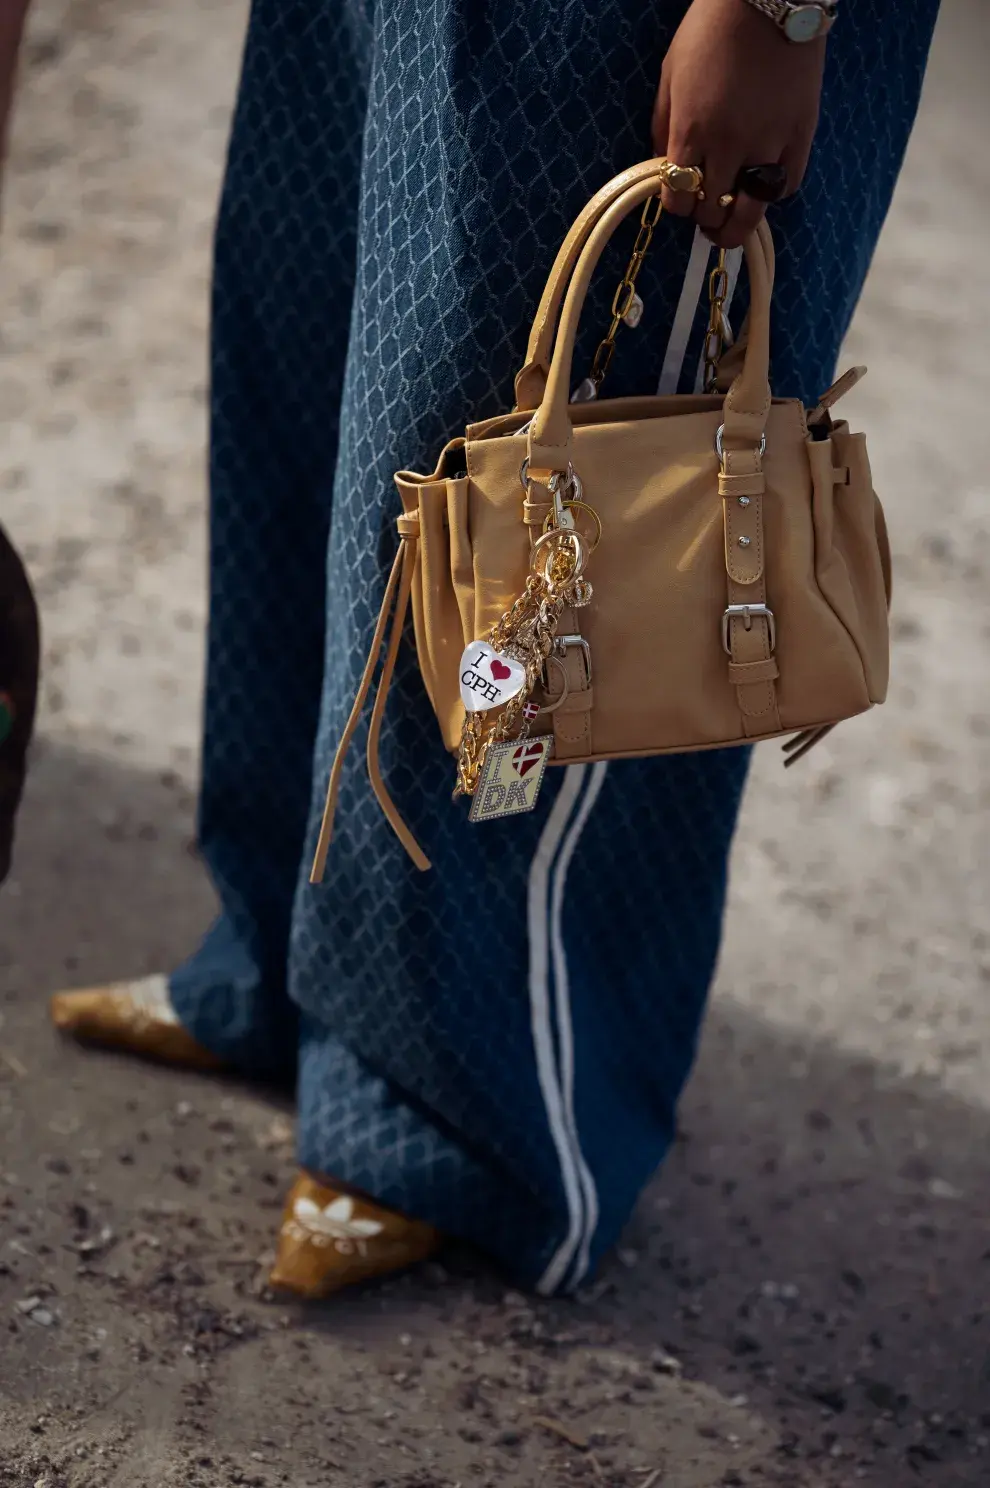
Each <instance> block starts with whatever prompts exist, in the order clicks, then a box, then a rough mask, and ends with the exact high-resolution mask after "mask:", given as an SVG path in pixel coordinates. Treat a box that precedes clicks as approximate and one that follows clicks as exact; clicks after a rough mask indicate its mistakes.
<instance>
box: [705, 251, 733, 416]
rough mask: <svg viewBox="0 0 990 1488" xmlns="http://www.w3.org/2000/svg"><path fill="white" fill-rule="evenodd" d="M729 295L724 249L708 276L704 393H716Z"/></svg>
mask: <svg viewBox="0 0 990 1488" xmlns="http://www.w3.org/2000/svg"><path fill="white" fill-rule="evenodd" d="M728 293H729V274H728V270H727V269H726V267H725V249H724V248H723V249H722V250H721V252H720V253H719V255H718V263H717V264H716V265H715V267H714V269H712V271H711V273H710V274H709V276H708V302H709V306H710V311H709V316H708V331H707V333H706V335H705V350H704V357H705V392H706V393H715V392H717V391H718V364H719V362H720V360H721V358H722V353H723V351H724V350H725V343H726V341H727V340H728V334H729V327H728V324H727V322H726V319H725V301H726V298H727V296H728Z"/></svg>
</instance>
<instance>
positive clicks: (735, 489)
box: [719, 445, 780, 737]
mask: <svg viewBox="0 0 990 1488" xmlns="http://www.w3.org/2000/svg"><path fill="white" fill-rule="evenodd" d="M762 452H763V451H762V445H761V448H760V449H758V450H757V449H743V450H733V449H724V448H723V449H722V450H721V451H720V453H721V472H720V479H719V490H720V492H721V494H722V497H723V502H722V511H723V516H724V520H725V573H726V590H727V594H728V604H727V606H726V609H725V613H724V614H723V616H722V645H723V647H724V649H725V651H726V652H727V653H728V656H729V669H728V670H729V681H730V683H731V684H732V686H733V687H734V688H735V690H736V701H737V702H738V705H739V711H740V713H741V714H742V723H743V732H744V734H746V736H747V737H750V736H753V735H757V734H771V733H779V732H780V714H779V712H778V710H777V688H776V679H777V676H778V671H777V663H776V661H775V660H774V651H775V649H776V644H777V636H776V623H775V620H774V615H773V611H772V610H771V609H770V607H769V606H768V604H767V589H766V572H765V567H764V552H763V502H764V500H765V491H764V480H763V469H762V464H761V455H762Z"/></svg>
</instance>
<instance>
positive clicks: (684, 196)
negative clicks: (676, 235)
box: [660, 125, 708, 217]
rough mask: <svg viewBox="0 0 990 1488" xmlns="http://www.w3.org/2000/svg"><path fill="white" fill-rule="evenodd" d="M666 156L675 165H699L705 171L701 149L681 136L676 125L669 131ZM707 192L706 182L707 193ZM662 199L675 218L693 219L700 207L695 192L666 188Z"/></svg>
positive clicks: (662, 193) (666, 208) (664, 206)
mask: <svg viewBox="0 0 990 1488" xmlns="http://www.w3.org/2000/svg"><path fill="white" fill-rule="evenodd" d="M664 154H665V155H666V156H667V159H668V160H670V161H672V162H673V163H674V165H697V166H700V167H701V168H702V169H704V161H703V160H702V153H701V150H700V148H699V147H698V146H697V145H696V144H694V143H693V142H692V140H691V139H690V138H688V137H687V136H686V135H683V134H680V133H679V132H678V130H677V127H676V125H675V126H674V128H673V129H672V130H670V131H669V135H668V139H667V147H666V150H665V151H664ZM707 190H708V182H707V181H706V182H705V191H706V192H707ZM660 197H661V200H662V202H663V209H664V211H665V212H672V213H673V214H674V216H675V217H691V216H693V215H694V211H695V208H696V207H697V206H698V198H697V196H696V195H695V194H694V192H693V191H671V189H670V187H669V186H664V187H663V189H662V191H661V193H660Z"/></svg>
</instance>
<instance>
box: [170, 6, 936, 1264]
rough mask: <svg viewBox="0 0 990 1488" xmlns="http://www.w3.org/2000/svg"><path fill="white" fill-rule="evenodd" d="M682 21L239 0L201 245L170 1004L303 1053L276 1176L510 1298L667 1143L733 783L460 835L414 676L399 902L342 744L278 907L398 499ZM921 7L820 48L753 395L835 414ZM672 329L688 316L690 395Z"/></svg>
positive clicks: (391, 748)
mask: <svg viewBox="0 0 990 1488" xmlns="http://www.w3.org/2000/svg"><path fill="white" fill-rule="evenodd" d="M685 9H686V3H685V0H657V3H656V4H653V5H648V6H644V5H643V4H642V0H605V3H601V0H556V3H551V0H527V3H525V4H524V3H522V0H505V3H504V4H500V5H499V6H497V7H496V6H490V5H484V4H482V3H481V0H419V3H417V4H413V3H412V0H389V3H387V4H386V3H384V0H382V3H376V0H255V5H254V9H253V13H252V18H251V25H250V29H249V35H248V40H247V47H246V52H245V60H244V72H243V78H242V83H241V91H240V97H239V103H238V108H237V112H236V117H235V123H234V129H233V136H232V141H231V150H230V158H229V164H228V172H227V178H226V185H225V189H224V195H223V201H222V206H221V213H220V221H219V226H218V232H217V245H216V277H215V298H214V323H213V424H212V456H211V478H212V516H211V522H212V557H211V613H210V635H209V660H208V676H207V690H206V720H205V731H206V732H205V750H204V765H203V793H202V807H201V830H200V837H201V843H202V847H203V852H204V854H205V857H206V860H207V863H208V865H209V867H210V871H211V873H212V875H213V877H214V880H215V882H216V884H217V887H218V890H219V892H220V895H221V899H222V903H223V914H222V917H221V919H220V921H219V922H218V925H217V926H216V927H215V928H214V931H213V932H211V935H210V937H208V939H207V942H206V944H205V945H204V947H203V949H202V950H201V951H200V952H199V953H198V954H197V955H196V956H194V957H193V958H192V960H191V961H190V962H188V963H187V964H186V965H185V966H184V967H182V968H180V969H179V971H177V972H176V973H175V975H174V977H173V980H172V994H173V999H174V1001H175V1004H176V1007H177V1010H178V1012H179V1015H180V1017H181V1018H182V1020H183V1022H184V1023H185V1024H186V1025H187V1026H188V1027H189V1028H190V1029H191V1030H192V1031H193V1032H194V1033H195V1034H196V1036H197V1037H199V1038H200V1039H201V1040H202V1042H204V1043H205V1044H207V1045H209V1046H210V1047H211V1048H213V1049H215V1050H217V1051H218V1052H220V1053H222V1054H225V1055H226V1056H227V1057H228V1058H232V1059H234V1060H236V1061H237V1062H238V1063H239V1064H240V1065H241V1066H242V1067H243V1068H244V1069H246V1070H248V1071H250V1072H254V1073H258V1074H266V1075H272V1074H275V1075H279V1076H282V1077H284V1078H291V1076H292V1074H293V1071H294V1069H295V1067H296V1056H297V1048H298V1094H299V1110H300V1138H299V1150H300V1158H301V1160H302V1161H303V1162H304V1163H305V1164H306V1165H308V1166H310V1167H311V1168H313V1169H314V1170H317V1171H321V1172H324V1173H327V1174H331V1175H334V1176H336V1177H338V1178H340V1179H342V1180H345V1181H348V1182H350V1183H352V1184H354V1185H356V1186H357V1187H359V1188H362V1189H364V1190H366V1191H367V1192H369V1193H370V1194H372V1195H374V1196H375V1197H377V1198H378V1199H379V1200H380V1201H382V1202H383V1203H386V1204H388V1205H391V1206H393V1207H395V1208H397V1209H401V1210H405V1211H406V1212H408V1213H410V1214H414V1215H417V1216H419V1217H422V1218H424V1219H428V1220H431V1221H432V1222H434V1223H436V1224H438V1225H439V1226H440V1227H441V1228H443V1229H445V1230H447V1231H449V1232H451V1233H454V1234H458V1235H461V1236H464V1237H466V1238H468V1239H470V1240H473V1241H475V1242H476V1243H478V1244H479V1245H481V1246H483V1247H484V1248H485V1249H486V1250H487V1251H488V1252H489V1253H490V1254H492V1255H493V1256H494V1257H496V1258H497V1259H498V1260H499V1261H500V1262H501V1263H502V1264H503V1265H504V1266H505V1267H506V1268H507V1269H508V1270H509V1271H510V1272H511V1273H512V1274H513V1275H514V1277H515V1278H516V1279H517V1280H518V1281H519V1282H521V1283H523V1284H538V1283H541V1284H542V1285H543V1287H544V1289H545V1290H553V1289H555V1288H556V1287H558V1286H566V1285H569V1284H574V1283H575V1282H577V1281H579V1280H580V1279H581V1277H582V1276H583V1275H584V1274H586V1273H587V1271H588V1270H589V1268H590V1267H592V1266H593V1265H594V1262H595V1261H596V1259H597V1258H598V1256H599V1255H600V1254H601V1252H602V1250H603V1249H604V1248H605V1247H606V1246H607V1245H609V1244H610V1243H612V1241H613V1240H614V1239H615V1237H616V1235H617V1233H618V1231H619V1229H620V1227H621V1225H622V1224H623V1223H624V1221H625V1219H626V1217H627V1216H628V1213H629V1211H630V1209H631V1207H632V1205H633V1203H634V1202H635V1198H636V1194H637V1193H638V1191H639V1189H640V1188H641V1186H642V1184H643V1183H644V1182H645V1181H646V1179H647V1178H648V1177H649V1175H650V1174H651V1172H652V1171H653V1170H654V1169H655V1167H656V1165H657V1164H658V1163H659V1161H660V1160H661V1158H662V1156H663V1154H664V1151H665V1150H666V1147H667V1145H668V1144H669V1141H670V1137H671V1132H672V1127H673V1119H674V1107H675V1103H676V1100H677V1097H678V1094H679V1092H680V1089H681V1087H682V1085H683V1082H684V1080H685V1078H686V1076H687V1074H688V1071H689V1069H690V1066H691V1061H692V1058H693V1054H694V1049H695V1043H696V1038H697V1032H698V1027H699V1024H700V1020H701V1016H702V1013H703V1007H704V1000H705V995H706V990H707V986H708V982H709V979H710V976H711V972H712V967H713V964H714V959H715V955H716V951H717V945H718V936H719V927H720V921H721V914H722V907H723V899H724V891H725V865H726V857H727V853H728V848H729V844H730V840H731V834H732V830H733V826H734V822H735V816H736V810H737V807H738V802H739V798H740V795H741V791H742V786H743V781H744V776H745V770H746V764H747V754H746V751H743V750H739V751H722V752H716V753H712V754H704V755H698V756H693V757H681V758H672V759H664V760H654V761H644V762H640V763H627V764H622V765H612V766H609V767H607V768H605V767H598V766H596V767H592V768H589V767H583V766H579V767H572V768H571V769H569V770H568V771H566V772H565V771H560V770H553V771H551V772H550V776H549V778H548V784H547V787H546V788H545V791H544V799H543V800H542V801H541V805H540V807H539V809H538V810H537V812H536V813H534V814H533V816H531V817H524V818H518V819H516V820H509V821H504V822H499V823H493V824H490V825H487V826H484V827H478V828H471V827H469V826H468V825H467V822H466V817H465V813H464V812H463V811H462V810H461V809H460V808H459V807H458V806H454V805H452V804H451V803H450V801H449V793H450V787H451V775H452V768H451V762H450V760H449V759H448V758H447V757H446V755H445V754H444V752H443V749H442V746H441V743H440V739H439V734H438V731H437V727H436V723H435V720H434V719H433V716H432V713H431V711H430V709H429V705H428V703H427V701H426V698H425V696H424V693H423V689H422V686H421V684H420V682H419V678H418V674H417V671H416V667H415V658H414V655H413V651H412V647H411V646H410V645H408V644H407V645H406V646H405V647H404V648H403V654H402V657H401V662H400V666H399V669H398V674H397V679H396V683H395V685H394V687H393V691H392V696H391V699H390V703H389V709H388V715H387V719H386V727H385V730H384V736H383V740H382V766H383V769H384V772H385V776H386V779H387V780H388V782H389V786H390V789H391V790H392V791H393V793H394V795H395V798H396V800H397V802H398V804H399V806H400V809H401V810H402V811H403V813H404V815H405V816H406V817H407V819H408V820H409V822H410V824H411V825H412V827H413V828H414V830H415V831H416V832H417V834H418V835H419V836H420V838H421V840H422V841H423V843H424V846H425V847H426V849H427V851H428V853H429V854H430V856H431V857H432V858H433V861H434V864H435V867H434V871H433V873H432V874H430V875H426V876H422V875H420V874H418V873H417V872H416V870H415V869H414V868H413V867H412V865H411V864H410V863H409V862H408V860H407V859H406V857H405V855H404V853H403V852H402V849H401V848H400V846H399V844H398V843H397V841H396V840H395V838H394V836H393V835H392V833H391V831H390V829H389V828H388V826H387V824H386V823H385V821H384V819H383V818H382V817H381V814H380V812H379V810H378V807H377V805H376V803H375V801H374V799H373V797H372V795H371V792H370V790H369V788H368V785H367V781H366V776H365V772H364V766H363V760H362V758H361V755H362V750H361V747H360V746H361V744H362V742H363V740H362V738H359V740H358V743H357V746H356V747H355V749H354V751H353V754H352V756H351V760H350V762H349V765H348V768H347V770H346V771H345V775H344V780H343V784H342V790H341V798H340V808H339V812H338V827H337V832H336V838H335V842H334V845H333V848H332V850H331V855H330V863H329V869H328V874H327V878H326V882H325V883H324V884H323V885H322V886H320V887H315V888H314V887H310V886H309V884H308V883H307V882H306V876H307V871H308V863H309V858H310V853H311V850H312V846H313V843H314V840H315V833H316V827H317V823H318V818H319V813H320V811H321V809H322V798H323V792H324V789H325V783H326V778H327V773H328V771H329V765H330V759H331V757H332V753H333V749H334V746H335V743H336V740H337V738H338V737H339V734H340V731H341V728H342V726H343V722H344V719H345V717H346V715H347V712H348V710H349V707H350V702H351V699H352V697H353V694H354V691H355V689H356V685H357V681H358V677H359V675H360V672H361V668H362V665H363V662H364V658H365V656H366V654H367V649H368V643H369V640H370V636H371V632H372V629H373V625H374V618H375V614H376V612H377V608H378V604H379V602H380V598H381V593H382V587H383V583H384V576H385V572H386V569H387V565H388V563H389V562H390V559H391V556H392V554H393V553H394V546H395V537H394V527H393V522H394V516H395V514H396V510H397V499H396V496H395V492H394V487H393V484H392V475H393V472H394V471H395V470H397V469H399V468H403V467H407V468H408V467H412V468H419V469H428V468H431V467H432V465H433V462H434V461H435V458H436V455H437V453H438V451H439V449H440V447H441V446H442V444H443V443H444V442H445V440H447V439H448V438H449V437H450V436H451V435H453V434H456V433H459V432H461V431H462V429H463V426H464V424H465V422H467V420H468V419H469V418H470V419H475V418H481V417H484V416H486V415H488V414H491V413H495V412H498V411H501V410H504V409H505V408H507V407H509V406H510V405H511V400H512V377H513V374H514V372H515V371H516V370H517V368H518V366H519V364H520V363H521V361H522V358H523V354H524V349H525V342H526V335H527V331H528V325H529V320H530V318H531V316H532V313H533V311H534V309H535V306H536V303H537V300H538V297H539V294H540V291H541V290H542V287H543V283H544V280H545V277H546V273H547V270H548V268H549V265H550V263H551V261H552V258H553V255H554V253H555V252H556V249H557V247H558V245H559V242H560V240H561V238H562V236H563V234H564V232H565V231H566V229H567V227H568V226H569V225H570V223H571V221H572V220H573V218H574V217H575V216H576V214H577V212H578V211H579V209H580V208H581V207H582V206H583V204H584V202H585V201H586V200H587V198H588V197H589V196H590V195H591V194H592V192H593V191H594V190H595V189H597V187H598V186H599V185H600V184H602V182H604V181H605V180H607V179H608V177H609V176H611V175H612V174H614V173H615V172H616V171H618V170H620V169H621V168H623V167H624V166H626V165H628V164H631V163H632V162H634V161H636V160H637V159H640V158H642V157H643V156H644V154H647V153H648V152H649V118H650V112H651V108H652V101H653V95H654V92H655V88H656V82H657V78H658V75H659V70H660V63H661V60H662V57H663V53H664V51H665V48H666V46H667V44H668V42H669V40H670V37H671V36H672V34H673V31H674V29H675V28H676V25H677V24H678V22H679V20H680V19H681V17H682V15H683V13H684V11H685ZM936 10H937V3H936V0H902V3H901V4H900V5H898V6H897V7H895V8H893V9H891V7H890V6H889V5H887V3H886V0H857V3H856V5H850V6H848V7H847V9H846V10H844V11H843V13H842V16H841V18H840V22H839V24H838V26H837V27H836V30H835V32H834V33H833V38H834V39H833V41H832V42H831V43H830V57H829V68H828V77H827V83H826V93H825V102H824V113H823V122H822V127H821V131H820V134H819V139H818V142H817V145H816V151H815V155H814V158H813V161H812V165H811V168H810V171H809V175H808V179H807V183H806V185H805V188H804V189H803V191H802V193H801V194H800V195H799V196H798V197H797V198H795V199H794V200H793V201H791V202H788V203H785V204H783V205H781V206H780V207H778V208H776V209H774V212H773V225H774V228H775V236H776V238H777V242H778V251H779V259H778V292H777V296H776V302H775V311H774V382H775V387H776V389H777V390H778V391H779V392H782V393H787V394H798V395H801V396H803V397H804V398H806V399H808V400H810V399H813V398H814V397H815V396H816V395H817V394H818V393H819V392H820V391H821V390H822V389H823V388H824V387H825V386H826V385H827V384H828V382H829V381H831V378H832V373H833V364H834V360H835V356H836V352H837V349H838V345H839V342H840V340H841V337H842V335H843V333H844V331H845V329H846V326H847V324H848V321H849V318H850V316H851V314H852V310H853V308H854V305H855V302H856V299H857V297H858V294H859V291H860V288H861V285H862V281H863V278H864V276H865V273H866V269H867V267H868V264H869V260H870V256H871V253H872V250H873V247H874V244H875V241H876V238H877V235H878V233H879V230H880V226H881V224H882V221H883V217H884V214H885V212H886V209H887V206H888V203H889V200H890V195H891V192H892V189H893V184H894V181H895V178H896V174H897V170H898V167H899V164H900V160H901V156H902V153H903V149H904V146H905V143H906V140H907V136H908V133H909V130H910V125H911V121H912V119H913V116H914V112H915V108H916V105H917V100H918V94H919V90H920V84H921V79H922V75H923V70H924V62H925V56H926V53H927V47H928V42H929V39H930V34H931V29H932V26H933V24H934V19H935V14H936ZM633 232H634V227H633V224H631V223H630V224H626V225H625V230H624V231H623V232H622V233H620V235H619V236H618V238H617V240H616V241H615V242H614V243H613V244H612V245H611V247H610V249H609V250H608V253H607V254H606V258H605V262H604V264H603V267H602V271H601V273H600V274H599V276H598V283H597V286H596V288H595V289H594V291H593V294H592V296H591V300H590V303H589V306H588V309H587V312H586V318H585V328H584V332H583V335H582V339H581V343H580V344H579V351H578V365H579V366H586V365H587V362H588V359H589V356H590V352H591V350H592V349H593V346H594V343H595V341H596V339H597V337H598V336H600V334H601V331H602V328H603V325H604V324H605V318H606V312H607V306H608V302H609V300H610V297H611V293H612V288H613V286H614V283H615V281H616V279H617V277H618V274H619V273H620V272H621V269H622V267H623V265H624V263H625V259H626V257H627V255H628V251H629V246H630V243H631V238H632V234H633ZM691 241H692V235H691V232H690V230H689V229H687V228H685V226H684V225H683V224H680V223H676V222H668V221H664V222H663V223H662V224H661V227H660V229H659V230H658V233H657V235H656V237H655V239H654V246H653V249H652V250H651V257H650V259H649V260H648V262H647V264H646V266H645V267H644V270H643V273H642V275H641V278H640V288H641V292H642V293H643V296H644V299H645V301H646V307H647V309H646V316H645V319H644V322H643V325H642V326H641V328H640V329H639V331H637V332H636V333H632V332H629V331H626V332H624V334H623V336H622V337H621V338H620V349H619V354H618V355H617V357H616V362H615V367H614V370H613V371H612V372H611V373H610V375H609V382H608V384H607V392H608V393H609V394H612V395H619V394H622V393H624V392H630V391H644V390H646V391H649V390H652V389H653V388H655V387H656V384H657V378H658V375H659V370H660V366H661V364H662V361H663V356H664V351H665V349H666V335H667V331H668V329H669V327H670V324H671V322H672V319H673V315H674V311H675V309H676V306H677V303H678V299H679V296H680V293H681V286H682V283H683V276H684V270H685V267H686V264H687V261H688V256H689V253H690V248H691ZM742 298H743V297H741V300H742ZM741 300H740V302H741ZM736 314H737V315H738V310H737V312H736ZM734 318H735V317H734ZM702 327H703V313H702V309H701V307H699V312H698V315H697V318H696V324H695V329H694V333H693V336H692V338H691V342H690V344H689V350H688V355H687V357H686V359H685V366H684V372H683V376H682V384H681V385H682V388H684V389H685V390H686V389H688V388H689V387H691V386H692V385H693V382H694V376H695V372H696V368H697V357H698V352H699V350H700V339H701V334H702ZM299 1010H301V1013H300V1011H299Z"/></svg>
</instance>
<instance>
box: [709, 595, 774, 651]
mask: <svg viewBox="0 0 990 1488" xmlns="http://www.w3.org/2000/svg"><path fill="white" fill-rule="evenodd" d="M754 615H759V616H760V617H761V618H762V619H764V620H765V621H766V622H767V627H768V629H769V631H770V655H771V656H772V655H773V653H774V652H775V651H776V649H777V625H776V622H775V620H774V618H773V610H770V609H768V608H767V606H766V605H765V604H738V605H728V606H727V607H726V611H725V614H724V615H723V616H722V650H723V651H724V652H725V654H726V655H727V656H731V655H732V646H731V644H730V642H729V626H730V625H731V623H732V620H733V618H735V617H738V618H740V619H741V620H742V622H743V625H744V626H745V627H746V629H747V630H752V629H753V616H754Z"/></svg>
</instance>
